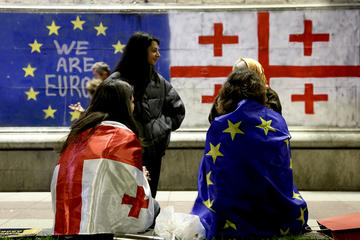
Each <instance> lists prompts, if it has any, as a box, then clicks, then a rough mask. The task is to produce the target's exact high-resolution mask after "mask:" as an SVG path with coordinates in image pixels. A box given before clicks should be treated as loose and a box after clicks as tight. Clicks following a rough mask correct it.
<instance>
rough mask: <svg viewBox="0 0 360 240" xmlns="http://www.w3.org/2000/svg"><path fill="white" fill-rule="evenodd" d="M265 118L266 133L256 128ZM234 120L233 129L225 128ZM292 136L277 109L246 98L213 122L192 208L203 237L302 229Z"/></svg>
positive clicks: (303, 207)
mask: <svg viewBox="0 0 360 240" xmlns="http://www.w3.org/2000/svg"><path fill="white" fill-rule="evenodd" d="M261 119H262V120H261ZM266 121H267V123H268V124H269V123H270V127H271V129H268V130H267V134H266V130H264V128H261V127H259V125H261V124H262V122H266ZM270 121H271V122H270ZM239 122H240V124H239ZM232 124H233V125H234V126H235V127H233V129H237V130H236V131H234V130H232V131H230V130H229V125H230V126H231V125H232ZM231 132H233V134H232V133H231ZM232 135H233V136H232ZM232 137H233V138H232ZM290 138H291V136H290V133H289V131H288V128H287V125H286V122H285V120H284V119H283V117H282V116H281V115H280V114H278V113H276V112H274V111H272V110H270V109H268V108H266V107H265V106H263V105H260V104H258V103H257V102H254V101H250V100H243V101H241V102H239V104H238V107H237V109H236V110H235V111H234V112H231V113H229V114H226V115H223V116H220V117H218V118H216V119H215V120H214V121H213V123H212V124H211V126H210V128H209V130H208V132H207V137H206V145H205V152H204V156H203V158H202V160H201V164H200V168H199V173H198V197H197V199H196V201H195V204H194V207H193V210H192V214H195V215H198V216H199V217H200V220H201V222H202V224H203V225H204V227H205V229H206V236H207V239H212V238H213V237H215V236H219V235H222V236H228V237H249V236H251V237H254V236H259V237H268V236H273V235H281V234H282V235H285V234H290V233H297V232H300V231H302V230H303V229H304V227H305V226H306V225H307V224H306V223H307V219H308V211H307V205H306V202H305V201H304V200H303V199H302V197H301V196H300V195H297V194H298V191H297V189H296V188H295V186H294V184H293V176H292V169H291V168H290V158H291V152H290V143H289V139H290ZM216 149H218V151H216ZM207 179H208V180H207Z"/></svg>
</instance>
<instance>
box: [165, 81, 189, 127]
mask: <svg viewBox="0 0 360 240" xmlns="http://www.w3.org/2000/svg"><path fill="white" fill-rule="evenodd" d="M164 81H165V100H164V108H163V113H164V115H165V117H166V118H167V119H169V120H171V130H172V131H175V130H176V129H178V128H179V127H180V125H181V123H182V121H183V120H184V117H185V106H184V103H183V101H182V100H181V98H180V96H179V94H178V93H177V92H176V90H175V89H174V88H173V87H172V86H171V84H170V83H169V82H167V81H166V80H165V79H164Z"/></svg>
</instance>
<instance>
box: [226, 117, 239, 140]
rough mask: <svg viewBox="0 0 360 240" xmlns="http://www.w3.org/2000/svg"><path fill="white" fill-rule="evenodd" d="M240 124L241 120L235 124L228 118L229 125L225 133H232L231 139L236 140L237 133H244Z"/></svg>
mask: <svg viewBox="0 0 360 240" xmlns="http://www.w3.org/2000/svg"><path fill="white" fill-rule="evenodd" d="M240 124H241V121H240V122H237V123H235V124H233V123H232V122H231V121H230V120H228V126H229V127H228V128H227V129H225V130H224V131H223V132H224V133H230V135H231V140H234V138H235V135H236V134H237V133H239V134H244V132H243V131H241V130H240V129H239V126H240Z"/></svg>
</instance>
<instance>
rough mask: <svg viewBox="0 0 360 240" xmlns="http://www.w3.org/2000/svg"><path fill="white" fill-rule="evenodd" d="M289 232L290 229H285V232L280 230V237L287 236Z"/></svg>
mask: <svg viewBox="0 0 360 240" xmlns="http://www.w3.org/2000/svg"><path fill="white" fill-rule="evenodd" d="M289 232H290V228H287V229H286V230H285V231H284V230H282V229H281V228H280V234H281V235H282V236H285V235H288V234H289Z"/></svg>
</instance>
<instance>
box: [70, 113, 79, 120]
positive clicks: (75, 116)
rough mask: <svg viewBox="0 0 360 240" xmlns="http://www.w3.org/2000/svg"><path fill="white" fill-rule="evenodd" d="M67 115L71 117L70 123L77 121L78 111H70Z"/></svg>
mask: <svg viewBox="0 0 360 240" xmlns="http://www.w3.org/2000/svg"><path fill="white" fill-rule="evenodd" d="M69 113H70V115H71V119H70V121H74V120H77V119H79V117H80V112H79V111H72V112H69Z"/></svg>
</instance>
